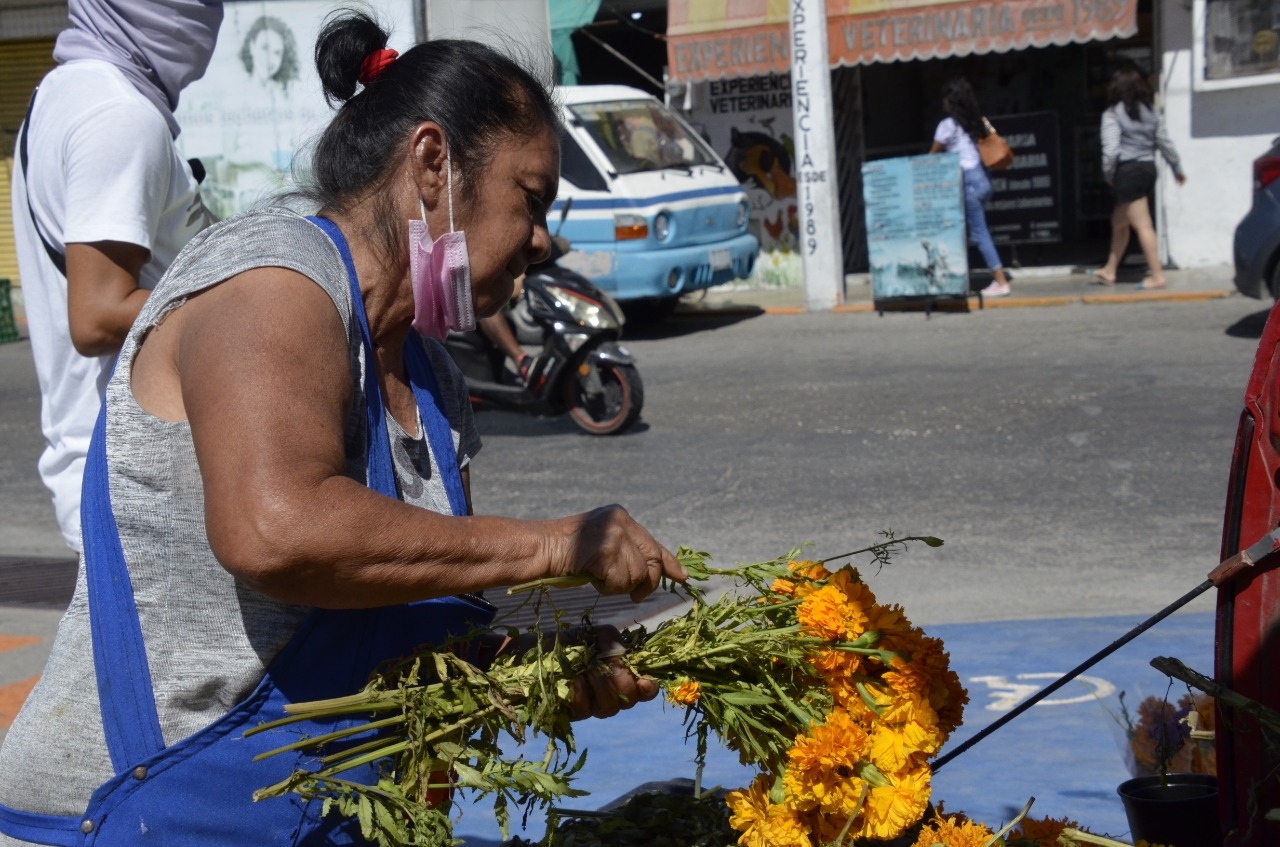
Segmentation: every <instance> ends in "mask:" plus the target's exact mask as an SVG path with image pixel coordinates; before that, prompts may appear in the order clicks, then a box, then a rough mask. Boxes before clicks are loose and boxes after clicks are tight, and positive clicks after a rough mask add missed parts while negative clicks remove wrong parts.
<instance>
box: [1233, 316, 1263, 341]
mask: <svg viewBox="0 0 1280 847" xmlns="http://www.w3.org/2000/svg"><path fill="white" fill-rule="evenodd" d="M1270 316H1271V310H1270V309H1263V310H1262V311H1261V312H1254V313H1253V314H1252V315H1246V316H1244V317H1243V318H1241V319H1240V320H1238V321H1236V322H1235V323H1233V324H1232V325H1231V326H1229V327H1227V329H1226V333H1227V335H1229V336H1231V337H1232V338H1251V339H1254V340H1257V339H1259V338H1261V337H1262V330H1263V329H1264V328H1265V327H1266V325H1267V318H1268V317H1270Z"/></svg>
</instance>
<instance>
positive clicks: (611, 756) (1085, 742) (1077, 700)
mask: <svg viewBox="0 0 1280 847" xmlns="http://www.w3.org/2000/svg"><path fill="white" fill-rule="evenodd" d="M1142 620H1144V616H1139V615H1133V616H1122V617H1106V618H1070V619H1060V620H1039V621H1005V622H999V623H982V624H945V625H938V626H931V627H926V629H927V631H928V633H929V634H930V635H934V636H938V637H940V638H942V639H943V641H944V642H945V643H946V645H947V649H948V651H949V652H950V653H951V663H952V667H953V668H954V669H955V670H956V672H957V673H958V674H960V678H961V679H962V680H963V681H964V683H965V686H966V687H967V688H968V689H969V697H970V702H969V706H968V707H967V708H966V709H965V723H964V725H963V726H962V727H961V728H960V729H959V730H957V732H956V734H955V735H954V736H953V737H952V739H951V743H950V745H949V746H952V747H954V746H956V745H958V744H960V743H961V742H963V741H964V740H965V739H966V738H968V737H970V736H971V735H973V734H974V733H975V732H977V731H978V730H979V729H981V728H982V727H984V726H986V725H987V724H989V723H991V722H992V721H995V720H998V719H999V718H1000V716H1001V715H1003V714H1004V713H1005V711H1007V710H1008V709H1009V708H1012V707H1013V706H1014V705H1016V704H1017V702H1020V700H1021V698H1023V697H1026V696H1028V695H1029V694H1031V693H1033V692H1034V691H1035V690H1037V689H1038V688H1040V687H1042V686H1043V685H1045V684H1047V683H1048V682H1050V681H1052V680H1053V679H1056V678H1057V677H1058V676H1059V675H1060V674H1062V673H1064V672H1066V671H1067V670H1069V669H1070V668H1073V667H1075V666H1076V665H1078V664H1079V663H1080V662H1081V661H1083V660H1084V659H1086V658H1087V657H1089V656H1091V655H1093V654H1094V653H1096V652H1097V651H1098V650H1100V649H1102V648H1103V647H1105V646H1107V645H1108V644H1110V643H1111V642H1112V641H1114V640H1115V639H1116V638H1119V637H1120V636H1121V635H1123V634H1124V633H1125V632H1127V631H1128V630H1129V629H1131V628H1132V627H1133V626H1135V625H1136V624H1138V623H1140V622H1141V621H1142ZM1213 629H1214V616H1213V614H1212V613H1208V612H1194V613H1182V614H1176V615H1173V616H1171V617H1169V618H1167V619H1166V620H1164V621H1162V622H1160V623H1159V624H1158V625H1156V626H1155V627H1154V628H1152V629H1151V630H1150V631H1148V632H1145V633H1143V634H1142V635H1141V636H1139V637H1138V638H1137V639H1136V640H1134V641H1133V642H1131V643H1130V644H1127V645H1125V646H1124V647H1123V648H1121V649H1120V650H1119V651H1118V652H1116V653H1115V654H1114V655H1112V656H1110V657H1108V658H1107V659H1105V660H1104V661H1102V662H1100V663H1099V664H1098V665H1096V666H1095V667H1093V668H1091V669H1089V670H1088V671H1086V674H1085V675H1086V676H1087V677H1089V678H1090V681H1088V682H1076V683H1071V684H1069V685H1067V686H1065V687H1064V688H1063V689H1062V690H1060V691H1058V692H1056V693H1055V694H1054V696H1053V697H1051V698H1049V699H1050V700H1051V701H1054V702H1055V703H1056V705H1050V704H1049V703H1048V702H1046V703H1042V704H1040V705H1037V706H1036V707H1035V708H1033V709H1031V710H1029V711H1028V712H1027V713H1026V714H1023V715H1021V716H1020V717H1018V718H1017V719H1015V720H1013V721H1011V722H1010V723H1009V724H1008V725H1007V726H1005V727H1003V728H1002V729H1000V730H999V731H997V732H996V733H994V734H993V735H992V736H990V737H989V738H987V739H986V740H984V741H982V742H981V743H979V744H978V745H976V746H975V747H974V748H973V749H971V750H969V751H967V752H966V753H965V754H964V755H962V756H960V757H959V758H957V759H956V760H955V761H953V762H951V763H949V764H948V765H947V766H946V767H945V768H943V769H942V770H941V771H940V772H939V773H938V775H937V776H936V777H935V779H934V792H933V796H934V799H935V801H937V800H941V801H943V802H944V803H945V804H946V807H947V808H949V809H952V810H955V811H964V812H966V813H968V814H969V815H970V816H971V817H973V818H975V819H977V820H981V821H983V822H984V823H986V824H987V825H989V826H992V827H998V826H999V825H1000V824H1001V823H1002V822H1004V821H1007V820H1008V819H1009V818H1010V817H1012V815H1013V814H1014V813H1015V812H1016V811H1017V810H1018V809H1019V808H1021V807H1022V804H1023V803H1025V802H1026V801H1027V798H1028V797H1030V796H1034V797H1035V798H1036V803H1035V807H1034V813H1035V814H1036V815H1038V816H1045V815H1051V816H1054V817H1063V816H1066V817H1071V818H1074V819H1076V820H1077V821H1079V822H1080V823H1081V824H1082V825H1084V826H1086V827H1088V828H1089V829H1091V830H1092V831H1094V832H1097V833H1108V834H1111V835H1114V836H1121V837H1123V836H1124V835H1126V834H1127V832H1128V828H1129V827H1128V824H1127V823H1126V821H1125V817H1124V809H1123V808H1122V807H1121V805H1120V800H1119V798H1118V797H1117V796H1116V791H1115V789H1116V786H1117V785H1119V784H1120V783H1121V782H1123V781H1124V780H1125V779H1128V777H1129V772H1128V771H1127V770H1126V765H1125V760H1124V757H1123V755H1122V752H1121V734H1120V733H1121V730H1120V728H1119V724H1118V723H1117V721H1116V720H1114V719H1113V718H1112V717H1111V715H1112V714H1114V715H1117V716H1118V714H1119V700H1118V695H1119V692H1121V691H1124V692H1126V696H1125V701H1126V702H1127V703H1128V704H1129V706H1130V710H1131V711H1133V712H1135V713H1136V708H1137V704H1138V702H1139V701H1141V700H1142V698H1144V697H1146V696H1148V695H1152V694H1155V695H1161V696H1162V695H1164V694H1165V692H1166V691H1167V690H1168V689H1169V681H1168V679H1167V678H1166V677H1165V676H1164V675H1163V674H1161V673H1159V672H1158V671H1156V670H1154V669H1153V668H1151V667H1150V666H1149V665H1148V662H1149V661H1150V660H1151V658H1152V657H1154V656H1176V657H1177V658H1179V659H1181V660H1182V661H1184V662H1185V663H1186V664H1188V665H1189V666H1191V667H1192V668H1195V669H1196V670H1199V671H1201V672H1203V673H1206V674H1210V675H1211V674H1212V672H1213V661H1212V657H1213ZM1020 676H1021V678H1019V677H1020ZM974 678H980V679H981V680H982V681H977V682H975V681H972V680H974ZM1019 685H1024V686H1028V687H1027V688H1022V689H1019V688H1018V687H1017V686H1019ZM1108 686H1109V687H1108ZM1185 693H1186V687H1185V686H1183V685H1181V684H1180V683H1179V684H1176V685H1174V687H1173V689H1172V691H1170V692H1169V698H1170V700H1172V701H1176V700H1177V699H1178V698H1179V697H1180V696H1182V695H1183V694H1185ZM993 704H994V705H1000V706H1001V707H1002V708H1003V711H1002V710H994V709H989V708H987V707H988V706H989V705H993ZM682 715H683V710H681V709H676V708H673V707H671V706H669V705H666V706H664V705H661V704H659V703H657V702H654V703H647V704H644V705H642V706H638V707H636V708H635V709H632V710H630V711H628V712H624V713H622V714H621V715H618V716H617V717H615V718H610V719H609V720H607V721H583V722H581V723H579V724H578V725H577V726H576V727H575V729H576V732H577V736H578V740H579V742H580V744H581V745H582V746H583V747H585V748H586V749H587V750H588V751H589V754H588V756H587V764H586V767H584V768H583V770H582V772H581V774H580V776H579V780H578V786H579V787H581V788H585V789H587V790H589V791H590V792H591V796H590V797H586V798H581V799H579V800H576V801H572V804H573V805H575V806H576V807H579V808H597V807H599V806H603V805H604V804H606V803H608V802H609V801H610V800H612V799H614V798H615V797H617V796H619V795H621V794H624V793H626V792H627V791H629V790H630V789H632V788H634V787H635V786H636V785H639V784H640V783H643V782H647V781H650V780H664V779H671V778H673V777H692V776H693V764H692V759H693V745H692V743H689V744H685V743H684V730H683V726H682V722H681V721H682ZM535 748H536V749H535ZM540 754H541V747H540V746H539V745H531V748H530V753H529V755H530V756H538V755H540ZM750 778H751V773H750V772H749V771H748V770H747V769H745V768H743V767H742V766H740V765H739V764H738V762H737V757H736V756H735V755H734V754H732V753H730V752H728V751H727V750H724V749H721V748H715V749H713V750H712V751H711V754H710V756H709V761H708V765H707V769H706V771H705V773H704V776H703V781H704V784H705V785H708V786H715V785H723V786H725V787H740V786H742V785H745V784H746V783H747V782H748V781H749V780H750ZM566 805H570V804H566ZM461 809H462V812H463V818H462V820H461V821H460V822H459V823H458V824H457V827H456V832H457V834H458V835H459V836H460V837H463V838H465V839H466V841H467V844H468V845H470V847H487V845H491V844H496V843H497V842H498V827H497V824H496V823H495V822H494V821H493V813H492V811H491V809H489V808H486V807H484V806H472V805H468V804H463V805H462V807H461ZM517 823H518V821H517ZM542 827H543V821H542V818H541V816H539V817H538V818H537V819H536V820H532V819H531V820H530V825H529V827H528V829H527V830H524V832H525V834H527V835H528V836H529V837H531V838H537V837H539V836H541V834H542ZM520 832H521V830H519V829H517V830H516V834H519V833H520Z"/></svg>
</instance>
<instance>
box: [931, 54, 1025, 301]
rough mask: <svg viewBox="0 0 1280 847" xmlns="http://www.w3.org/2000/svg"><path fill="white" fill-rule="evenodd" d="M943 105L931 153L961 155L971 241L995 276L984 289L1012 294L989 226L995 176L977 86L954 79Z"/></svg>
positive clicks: (994, 293)
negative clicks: (981, 148)
mask: <svg viewBox="0 0 1280 847" xmlns="http://www.w3.org/2000/svg"><path fill="white" fill-rule="evenodd" d="M942 109H943V111H945V112H946V113H947V116H946V117H945V118H943V119H942V120H941V121H940V122H939V123H938V128H937V129H936V130H935V131H934V133H933V146H931V147H930V148H929V152H930V153H940V152H942V151H944V150H945V151H947V152H948V153H955V154H956V155H957V156H959V157H960V171H961V173H962V174H963V176H964V217H965V223H967V224H968V225H969V243H970V244H973V245H975V246H976V247H977V248H978V252H979V253H981V254H982V258H983V260H984V261H985V262H986V263H987V267H989V268H990V269H991V275H992V276H993V277H994V279H993V280H992V282H991V284H990V285H988V286H987V287H986V288H984V289H982V293H983V294H984V295H986V296H987V297H1007V296H1009V275H1008V274H1007V273H1005V270H1004V263H1002V262H1001V261H1000V254H999V253H997V252H996V245H995V242H994V241H992V240H991V231H990V230H989V229H987V213H986V210H985V208H983V207H984V204H985V203H986V202H987V200H988V199H989V198H990V197H991V179H990V178H989V177H988V176H987V169H986V168H985V167H983V164H982V156H981V154H979V153H978V145H977V143H976V141H977V139H979V138H985V137H986V135H987V132H988V130H987V122H986V119H985V118H983V116H982V110H981V109H980V108H979V107H978V98H977V97H976V96H975V95H974V93H973V87H972V86H970V85H969V82H968V81H967V80H965V79H959V78H957V79H953V80H950V81H949V82H947V84H946V85H945V86H943V89H942Z"/></svg>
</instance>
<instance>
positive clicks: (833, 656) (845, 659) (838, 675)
mask: <svg viewBox="0 0 1280 847" xmlns="http://www.w3.org/2000/svg"><path fill="white" fill-rule="evenodd" d="M809 664H811V665H813V667H814V669H815V670H816V671H817V672H818V673H819V674H821V675H822V678H823V679H825V680H826V681H827V683H828V684H830V683H831V682H832V681H834V680H847V679H848V678H850V677H852V676H853V675H854V674H856V673H857V672H858V671H860V670H861V669H862V656H861V655H859V654H858V653H850V652H848V651H846V650H818V651H817V652H815V653H813V654H812V655H810V656H809Z"/></svg>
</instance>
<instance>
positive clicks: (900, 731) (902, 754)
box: [870, 721, 938, 773]
mask: <svg viewBox="0 0 1280 847" xmlns="http://www.w3.org/2000/svg"><path fill="white" fill-rule="evenodd" d="M937 750H938V740H937V734H936V733H933V732H930V731H929V730H928V729H927V728H926V727H924V726H921V725H920V724H918V723H915V722H914V721H912V722H909V723H905V724H901V725H899V726H885V725H883V724H882V725H880V726H878V727H876V729H875V730H874V731H873V732H872V733H871V745H870V759H871V763H872V764H873V765H875V766H876V767H877V768H879V769H880V770H881V771H882V772H884V773H895V772H897V771H901V770H905V769H907V768H908V767H909V766H914V765H917V764H919V763H920V759H921V757H923V756H927V755H929V754H931V753H935V752H937Z"/></svg>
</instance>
